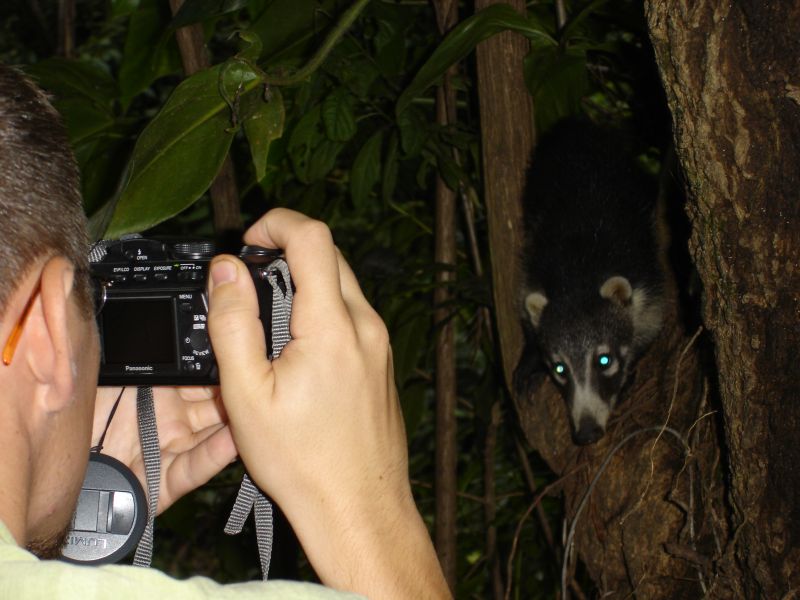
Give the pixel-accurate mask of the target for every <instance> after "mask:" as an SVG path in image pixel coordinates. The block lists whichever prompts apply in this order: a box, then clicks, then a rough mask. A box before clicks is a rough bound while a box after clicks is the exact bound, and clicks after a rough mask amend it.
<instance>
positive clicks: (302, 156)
mask: <svg viewBox="0 0 800 600" xmlns="http://www.w3.org/2000/svg"><path fill="white" fill-rule="evenodd" d="M321 116H322V110H321V108H320V106H319V105H317V106H315V107H314V108H312V109H311V110H309V111H308V112H306V113H305V114H304V115H303V116H302V117H301V118H300V120H299V121H298V122H297V125H295V127H294V129H293V130H292V134H291V136H290V137H289V158H290V160H291V161H292V167H293V168H294V172H295V175H297V178H298V179H299V180H300V181H301V182H302V183H309V182H310V181H311V180H310V179H309V177H308V165H309V161H310V159H311V152H312V150H313V149H314V148H315V147H316V146H317V145H318V144H319V143H320V142H321V141H322V138H323V135H322V132H321V131H320V119H321Z"/></svg>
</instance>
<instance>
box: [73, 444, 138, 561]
mask: <svg viewBox="0 0 800 600" xmlns="http://www.w3.org/2000/svg"><path fill="white" fill-rule="evenodd" d="M146 522H147V502H146V499H145V495H144V490H143V489H142V485H141V484H140V483H139V480H138V479H137V478H136V476H135V475H134V474H133V473H132V472H131V470H130V469H129V468H128V467H126V466H125V465H124V464H122V463H121V462H120V461H118V460H117V459H115V458H111V457H110V456H106V455H105V454H99V453H96V452H93V453H91V454H90V455H89V467H88V469H87V471H86V478H85V479H84V480H83V486H82V487H81V494H80V496H79V498H78V506H77V508H76V509H75V515H74V517H73V518H72V529H71V530H70V532H69V534H68V535H67V541H66V544H65V545H64V549H63V550H62V553H61V554H62V558H63V559H64V560H65V561H67V562H72V563H79V564H108V563H115V562H117V561H119V560H121V559H123V558H125V556H127V555H128V554H129V553H130V551H131V550H133V549H134V548H135V547H136V545H137V544H138V543H139V540H140V539H141V537H142V532H143V531H144V527H145V524H146Z"/></svg>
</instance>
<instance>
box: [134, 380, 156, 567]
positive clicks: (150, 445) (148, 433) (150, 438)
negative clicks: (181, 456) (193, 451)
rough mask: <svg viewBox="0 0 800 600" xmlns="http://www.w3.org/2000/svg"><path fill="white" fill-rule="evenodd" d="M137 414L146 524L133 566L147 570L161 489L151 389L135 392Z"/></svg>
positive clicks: (151, 552)
mask: <svg viewBox="0 0 800 600" xmlns="http://www.w3.org/2000/svg"><path fill="white" fill-rule="evenodd" d="M136 414H137V419H138V421H139V442H140V443H141V445H142V459H143V460H144V475H145V479H146V480H147V522H146V524H145V527H144V532H143V533H142V539H141V540H139V545H138V546H136V553H135V554H134V555H133V564H134V565H136V566H137V567H149V566H150V563H151V562H152V560H153V524H154V522H155V518H156V509H157V508H158V494H159V491H160V486H161V446H160V445H159V443H158V429H157V428H156V410H155V406H154V405H153V388H151V387H149V386H147V387H145V386H143V387H139V388H138V389H137V390H136Z"/></svg>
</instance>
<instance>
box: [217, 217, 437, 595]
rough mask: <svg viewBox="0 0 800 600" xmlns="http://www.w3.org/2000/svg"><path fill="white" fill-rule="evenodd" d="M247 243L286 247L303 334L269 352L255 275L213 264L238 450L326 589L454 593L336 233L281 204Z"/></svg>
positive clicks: (296, 331)
mask: <svg viewBox="0 0 800 600" xmlns="http://www.w3.org/2000/svg"><path fill="white" fill-rule="evenodd" d="M245 242H246V243H248V244H258V245H261V246H266V247H270V248H282V249H283V250H284V252H285V255H286V261H287V262H288V264H289V268H290V270H291V273H292V277H293V280H294V283H295V286H296V293H295V295H294V304H293V308H292V318H291V324H290V327H291V333H292V340H291V341H290V342H289V343H288V344H287V345H286V347H285V348H284V349H283V351H282V353H281V355H280V357H279V358H277V359H275V360H274V361H272V362H271V363H270V362H269V361H268V360H267V359H266V358H265V344H264V334H263V329H262V325H261V322H260V321H259V318H258V303H257V299H256V294H255V290H254V287H253V281H252V279H251V278H250V276H249V274H248V271H247V269H246V268H245V266H244V264H243V263H242V262H241V261H239V260H238V259H236V258H234V257H231V256H225V257H217V258H216V259H215V260H214V262H213V263H212V265H211V277H210V279H211V281H210V285H209V290H210V307H209V333H210V334H211V340H212V343H213V345H214V352H215V354H216V358H217V363H218V365H219V369H220V379H221V387H222V394H223V398H224V401H225V408H226V410H227V412H228V415H229V416H230V426H231V430H232V432H233V437H234V439H235V441H236V446H237V448H238V449H239V453H240V455H241V457H242V459H243V460H244V463H245V466H246V467H247V470H248V472H249V474H250V476H251V477H252V478H253V479H254V481H255V482H256V483H257V484H258V485H259V486H260V487H261V488H262V489H263V490H265V491H266V492H267V493H268V494H269V495H270V496H271V497H272V498H273V499H274V500H275V501H276V502H277V503H278V504H279V505H280V507H281V509H282V510H283V511H284V513H285V514H286V516H287V517H288V518H289V520H290V522H291V524H292V527H293V528H294V530H295V532H296V533H297V535H298V538H299V539H300V542H301V543H302V545H303V548H304V549H305V551H306V555H307V556H308V558H309V560H310V561H311V563H312V564H313V566H314V568H315V569H316V571H317V574H318V575H319V576H320V578H321V579H322V581H323V582H324V583H325V584H326V585H330V586H333V587H336V588H339V589H345V590H349V591H355V592H359V593H362V594H365V595H366V596H368V597H373V598H382V599H391V598H445V597H449V592H448V589H447V586H446V584H445V582H444V577H443V575H442V573H441V569H440V568H439V564H438V562H437V559H436V555H435V552H434V550H433V545H432V544H431V541H430V537H429V536H428V532H427V530H426V528H425V525H424V523H423V521H422V518H421V517H420V515H419V512H418V511H417V509H416V506H415V504H414V500H413V497H412V495H411V487H410V483H409V480H408V456H407V448H406V437H405V431H404V425H403V416H402V413H401V410H400V404H399V401H398V397H397V390H396V387H395V383H394V374H393V371H392V354H391V348H390V347H389V337H388V334H387V331H386V327H385V325H384V324H383V322H382V321H381V319H380V317H379V316H378V315H377V313H376V312H375V311H374V310H373V309H372V307H371V306H370V305H369V303H368V302H367V300H366V299H365V298H364V296H363V294H362V293H361V289H360V288H359V285H358V282H357V281H356V278H355V276H354V275H353V273H352V271H351V270H350V267H349V266H348V265H347V263H346V262H345V261H344V259H343V258H342V256H341V254H340V253H339V251H338V250H337V249H336V248H335V246H334V245H333V240H332V238H331V233H330V231H329V230H328V228H327V227H326V226H325V225H324V224H322V223H320V222H318V221H313V220H311V219H309V218H307V217H304V216H303V215H300V214H299V213H296V212H293V211H289V210H285V209H277V210H273V211H271V212H269V213H267V215H265V216H264V217H263V218H262V219H261V220H260V221H259V222H258V223H256V224H255V225H254V226H253V227H251V228H250V229H249V230H248V232H247V233H246V234H245Z"/></svg>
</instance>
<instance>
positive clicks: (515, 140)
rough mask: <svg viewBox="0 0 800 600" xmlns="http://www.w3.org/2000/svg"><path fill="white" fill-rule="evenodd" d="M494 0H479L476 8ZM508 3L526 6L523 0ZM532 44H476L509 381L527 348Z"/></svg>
mask: <svg viewBox="0 0 800 600" xmlns="http://www.w3.org/2000/svg"><path fill="white" fill-rule="evenodd" d="M495 3H496V2H495V1H494V0H477V1H476V2H475V10H476V11H477V10H480V9H482V8H485V7H487V6H489V5H491V4H495ZM508 4H510V5H511V6H512V7H514V8H516V9H517V10H519V11H520V12H521V13H524V12H525V2H524V1H521V0H513V1H511V2H508ZM529 48H530V46H529V43H528V41H527V40H526V39H525V38H524V37H522V36H521V35H517V34H513V33H509V32H506V33H501V34H498V35H495V36H492V37H491V38H489V39H488V40H486V41H484V42H481V44H480V45H479V46H478V48H477V50H476V56H477V67H478V100H479V104H480V115H481V142H482V151H483V161H484V166H483V172H484V181H485V184H484V197H485V201H486V212H487V221H488V227H489V247H490V249H491V264H492V288H493V290H494V302H495V318H496V322H497V329H498V334H499V337H500V346H501V352H502V355H503V369H504V374H505V379H506V383H507V384H508V385H509V387H510V385H511V379H512V373H513V371H514V365H516V363H517V359H518V357H519V354H520V351H521V350H522V330H521V329H520V324H519V306H518V300H519V298H518V290H519V289H520V274H519V272H518V271H517V269H516V268H515V267H514V266H515V265H516V264H517V257H518V256H519V252H520V248H521V247H522V237H523V227H522V203H521V199H522V194H523V191H524V188H525V177H526V172H527V170H528V165H529V163H530V157H531V153H532V152H533V145H534V132H533V111H532V110H531V98H530V94H528V90H527V89H526V87H525V82H524V80H523V77H522V61H523V59H524V58H525V56H526V55H527V53H528V50H529Z"/></svg>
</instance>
